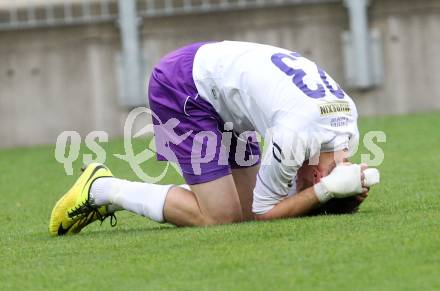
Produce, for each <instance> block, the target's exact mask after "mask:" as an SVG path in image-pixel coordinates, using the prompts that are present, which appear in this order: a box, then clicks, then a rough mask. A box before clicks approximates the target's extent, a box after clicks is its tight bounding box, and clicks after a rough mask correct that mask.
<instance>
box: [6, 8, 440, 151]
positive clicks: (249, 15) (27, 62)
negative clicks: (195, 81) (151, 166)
mask: <svg viewBox="0 0 440 291" xmlns="http://www.w3.org/2000/svg"><path fill="white" fill-rule="evenodd" d="M369 18H370V28H375V29H378V30H379V31H380V33H381V35H382V39H383V53H384V68H385V78H384V80H383V84H382V85H380V86H378V87H376V88H373V89H370V90H365V91H357V90H351V89H349V88H344V89H345V90H346V91H347V93H349V94H350V95H351V96H352V97H353V98H354V99H355V101H356V102H357V104H358V108H359V111H360V113H361V114H362V115H364V116H365V115H383V114H403V113H409V112H423V111H433V110H440V70H439V68H440V1H436V0H419V1H411V0H402V1H397V0H383V1H379V0H377V1H372V5H371V7H370V11H369ZM347 29H348V18H347V12H346V10H345V8H344V7H343V6H342V4H327V5H310V6H291V7H279V8H271V9H264V10H263V9H261V10H247V11H236V12H227V13H210V14H196V15H182V16H173V17H160V18H148V19H144V21H143V24H142V27H141V45H142V53H143V54H144V55H145V57H146V61H147V64H146V71H147V73H148V72H150V71H151V68H152V67H153V65H154V63H155V62H157V61H158V60H159V59H160V57H161V56H163V55H164V54H166V53H167V52H169V51H171V50H173V49H175V48H177V47H179V46H181V45H184V44H186V43H190V42H193V41H201V40H223V39H229V40H245V41H255V42H262V43H268V44H273V45H277V46H281V47H286V48H289V49H291V50H294V51H298V52H300V53H302V54H303V55H305V56H307V57H309V58H311V59H313V60H315V61H316V62H317V63H319V64H320V66H321V67H323V68H324V69H325V70H326V71H327V72H328V73H329V74H330V75H332V76H333V78H334V79H335V80H337V81H338V82H339V83H340V84H341V85H342V87H344V80H343V76H344V74H343V72H342V69H343V63H342V42H341V33H342V32H343V31H344V30H347ZM120 51H121V47H120V36H119V31H118V29H117V27H116V26H115V25H114V24H102V25H89V26H77V27H64V28H51V29H33V30H20V31H11V32H0V147H12V146H26V145H32V144H45V143H54V142H55V140H56V137H57V136H58V134H59V133H60V132H62V131H64V130H76V131H78V132H79V133H80V134H81V136H82V137H83V138H84V137H85V135H86V134H87V133H88V132H90V131H92V130H105V131H107V132H108V133H109V135H110V138H112V137H116V136H121V135H122V128H123V125H124V120H125V117H126V116H127V114H128V111H129V108H125V107H123V106H121V105H119V103H118V95H119V94H118V90H119V88H118V78H117V73H116V71H117V69H116V64H117V61H116V60H117V55H118V54H119V53H120ZM146 79H147V78H146Z"/></svg>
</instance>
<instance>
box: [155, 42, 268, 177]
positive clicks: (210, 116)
mask: <svg viewBox="0 0 440 291" xmlns="http://www.w3.org/2000/svg"><path fill="white" fill-rule="evenodd" d="M204 44H206V42H204V43H195V44H191V45H188V46H186V47H183V48H180V49H178V50H176V51H174V52H171V53H170V54H168V55H166V56H165V57H164V58H163V59H162V60H161V61H160V62H159V64H157V65H156V66H155V68H154V70H153V72H152V74H151V78H150V84H149V88H148V98H149V103H150V109H151V110H152V116H153V125H154V135H155V142H156V150H157V159H158V160H161V161H165V160H168V161H171V162H177V163H179V165H180V168H181V170H182V174H183V177H184V178H185V180H186V182H187V183H188V184H189V185H194V184H200V183H205V182H209V181H213V180H216V179H218V178H221V177H223V176H226V175H228V174H230V173H231V169H235V168H244V167H250V166H254V165H256V164H258V163H259V161H260V148H259V145H258V142H257V140H256V136H255V133H253V134H251V135H249V136H247V137H246V139H243V138H237V135H236V134H235V133H233V132H231V131H227V124H226V129H225V123H224V121H223V120H222V119H221V117H220V116H219V115H218V113H217V112H216V111H215V109H214V107H213V106H212V105H211V104H210V103H209V102H208V101H206V100H205V99H203V97H201V96H199V95H198V92H197V89H196V86H195V84H194V79H193V75H192V68H193V62H194V57H195V54H196V52H197V50H198V49H199V48H200V47H201V46H202V45H204Z"/></svg>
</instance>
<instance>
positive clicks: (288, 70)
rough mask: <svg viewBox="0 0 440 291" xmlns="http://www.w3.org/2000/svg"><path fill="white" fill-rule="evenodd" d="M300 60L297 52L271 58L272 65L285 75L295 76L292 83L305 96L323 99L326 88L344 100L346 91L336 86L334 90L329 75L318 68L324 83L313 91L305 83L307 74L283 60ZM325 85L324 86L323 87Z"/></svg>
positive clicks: (280, 54) (275, 55) (317, 85)
mask: <svg viewBox="0 0 440 291" xmlns="http://www.w3.org/2000/svg"><path fill="white" fill-rule="evenodd" d="M298 58H301V55H300V54H298V53H295V52H292V53H290V54H284V53H278V54H274V55H273V56H272V58H271V60H272V63H273V64H274V65H275V66H277V67H278V69H280V70H281V71H282V72H283V73H284V74H286V75H287V76H289V77H291V76H293V79H292V82H293V84H295V85H296V86H297V87H298V88H299V89H300V90H301V91H302V92H303V93H304V94H306V95H307V96H309V97H310V98H315V99H318V98H323V97H325V88H324V86H325V87H326V88H327V89H328V90H329V91H330V92H331V93H332V94H333V95H335V96H336V97H337V98H339V99H343V98H344V96H345V93H344V91H343V90H342V89H341V87H339V86H338V85H337V84H336V88H333V86H332V85H331V84H330V82H329V81H328V75H327V73H326V72H325V71H324V70H323V69H321V68H319V67H317V69H318V73H319V76H320V77H321V80H322V82H323V84H322V83H317V84H316V89H311V88H309V86H307V84H305V83H304V77H305V76H306V72H304V71H303V70H301V69H294V68H292V67H290V66H288V65H287V64H286V63H285V62H284V61H283V60H284V59H290V60H292V61H296V60H297V59H298ZM323 85H324V86H323Z"/></svg>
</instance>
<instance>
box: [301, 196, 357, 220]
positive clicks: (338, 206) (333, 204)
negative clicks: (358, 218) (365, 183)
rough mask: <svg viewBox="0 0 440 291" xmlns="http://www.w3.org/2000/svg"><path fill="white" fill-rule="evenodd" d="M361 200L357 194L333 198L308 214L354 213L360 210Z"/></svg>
mask: <svg viewBox="0 0 440 291" xmlns="http://www.w3.org/2000/svg"><path fill="white" fill-rule="evenodd" d="M360 204H361V201H359V200H358V199H357V197H356V196H352V197H345V198H333V199H330V200H329V201H327V202H326V203H325V204H323V205H321V206H319V207H318V208H316V209H314V210H312V211H311V212H310V213H309V214H308V215H307V216H315V215H332V214H354V213H356V212H358V211H359V205H360Z"/></svg>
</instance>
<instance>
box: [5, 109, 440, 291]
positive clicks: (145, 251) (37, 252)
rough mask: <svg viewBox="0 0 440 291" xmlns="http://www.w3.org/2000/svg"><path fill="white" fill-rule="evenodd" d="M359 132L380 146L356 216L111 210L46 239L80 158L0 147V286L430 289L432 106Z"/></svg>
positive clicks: (438, 181)
mask: <svg viewBox="0 0 440 291" xmlns="http://www.w3.org/2000/svg"><path fill="white" fill-rule="evenodd" d="M360 127H361V132H362V133H365V132H366V131H368V130H383V131H384V132H385V133H386V134H387V143H386V144H383V145H382V146H383V149H384V151H385V161H384V163H383V164H382V165H381V166H380V167H379V168H380V170H381V173H382V183H381V184H380V185H379V186H377V187H375V188H374V189H373V190H372V191H371V192H370V197H369V198H368V199H367V200H366V202H365V203H364V204H363V205H362V208H361V211H360V212H359V213H358V214H356V215H343V216H321V217H311V218H301V219H287V220H280V221H272V222H264V223H262V222H252V223H243V224H235V225H226V226H218V227H209V228H175V227H172V226H170V225H167V224H163V225H160V224H157V223H153V222H150V221H148V220H147V219H144V218H142V217H138V216H135V215H133V214H131V213H119V215H118V225H117V227H115V228H111V227H110V225H109V222H108V221H106V222H104V223H103V225H102V226H100V225H99V223H95V224H93V225H91V226H89V227H88V228H86V229H84V231H83V232H82V233H81V234H80V235H77V236H70V237H60V238H52V237H49V235H48V231H47V227H48V220H49V215H50V211H51V209H52V207H53V205H54V203H55V202H56V200H57V199H58V198H59V197H60V195H62V194H63V193H64V192H65V191H66V190H67V188H68V187H70V185H71V184H72V183H73V182H74V181H75V179H76V177H77V176H78V174H79V169H80V167H81V164H82V162H81V161H78V162H77V163H76V164H75V167H74V169H75V172H74V176H66V174H65V173H64V169H63V166H62V165H61V164H59V163H57V162H56V161H55V158H54V147H53V146H41V147H34V148H29V149H27V148H26V149H7V150H1V151H0V199H1V200H0V202H1V211H0V230H1V231H0V233H1V236H0V251H1V252H0V290H23V289H27V290H48V289H63V290H64V289H66V290H84V289H87V290H91V289H98V288H100V289H102V290H106V289H107V290H118V289H125V290H160V289H173V290H195V289H209V290H211V289H213V290H230V289H234V290H253V289H256V290H290V289H301V290H304V289H333V290H341V289H344V290H359V289H363V290H411V289H412V290H414V289H419V290H427V289H437V290H438V289H440V197H439V195H440V193H439V192H440V166H439V165H440V128H439V127H440V113H431V114H423V115H411V116H402V117H381V118H374V119H373V118H371V119H362V120H361V121H360ZM105 148H106V149H107V151H108V156H107V157H108V159H107V164H108V165H109V167H110V168H111V169H112V171H113V173H114V174H115V175H116V176H119V177H123V178H127V179H135V176H134V174H133V172H132V171H131V170H130V168H129V166H128V165H127V164H126V163H125V162H123V161H121V160H118V159H116V158H114V157H112V155H110V153H122V152H123V145H122V141H120V140H118V141H113V142H111V143H109V144H107V145H106V146H105ZM136 148H137V149H138V150H140V149H141V148H142V142H140V141H139V142H137V143H136ZM359 153H365V150H364V149H362V148H361V149H360V151H359ZM357 161H359V154H358V155H357ZM146 167H147V168H149V169H152V168H153V169H156V170H157V168H160V167H163V165H162V164H159V163H156V162H155V161H153V160H151V162H149V164H148V165H146ZM176 179H179V181H181V180H180V178H178V177H177V175H176V174H175V173H174V172H172V173H170V174H169V175H168V176H167V177H166V179H165V180H164V181H163V183H172V182H174V183H175V182H176Z"/></svg>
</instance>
